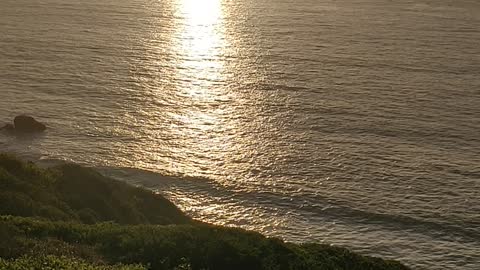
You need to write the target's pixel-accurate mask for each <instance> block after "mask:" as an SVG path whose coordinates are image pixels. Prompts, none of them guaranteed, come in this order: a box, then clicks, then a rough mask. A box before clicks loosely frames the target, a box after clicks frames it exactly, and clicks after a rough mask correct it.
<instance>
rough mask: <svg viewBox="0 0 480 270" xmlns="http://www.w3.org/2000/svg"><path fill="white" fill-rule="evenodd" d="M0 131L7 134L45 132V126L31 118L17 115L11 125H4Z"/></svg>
mask: <svg viewBox="0 0 480 270" xmlns="http://www.w3.org/2000/svg"><path fill="white" fill-rule="evenodd" d="M0 129H1V130H5V131H7V132H19V133H35V132H42V131H45V129H47V126H45V125H44V124H42V123H40V122H38V121H37V120H35V118H33V117H31V116H27V115H19V116H17V117H15V119H13V125H12V124H6V125H5V126H3V127H2V128H0Z"/></svg>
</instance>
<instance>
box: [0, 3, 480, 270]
mask: <svg viewBox="0 0 480 270" xmlns="http://www.w3.org/2000/svg"><path fill="white" fill-rule="evenodd" d="M19 113H28V114H31V115H34V116H36V117H37V118H38V119H39V120H41V121H43V122H45V123H46V124H47V125H48V126H49V127H50V129H49V130H48V132H46V133H45V134H44V135H41V136H37V137H9V136H5V135H4V134H2V135H0V150H1V151H11V152H15V153H17V154H19V155H20V156H22V157H25V158H30V159H39V160H42V161H43V162H55V160H67V161H74V162H79V163H82V164H86V165H90V166H94V167H98V168H100V169H101V170H102V171H104V172H105V173H106V174H109V175H112V176H115V177H117V178H120V179H126V180H127V181H130V182H132V183H136V184H141V185H144V186H147V187H149V188H152V189H158V190H159V191H160V192H162V193H164V194H166V195H167V196H168V197H170V198H171V199H172V200H173V201H175V202H176V203H177V204H178V205H179V206H180V207H181V208H182V209H184V210H186V211H187V212H188V213H190V214H191V215H192V216H193V217H195V218H198V219H201V220H205V221H209V222H214V223H217V224H225V225H233V226H242V227H244V228H249V229H254V230H257V231H260V232H263V233H266V234H268V235H272V236H280V237H283V238H284V239H286V240H289V241H320V242H327V243H333V244H335V245H340V246H346V247H349V248H352V249H353V250H356V251H358V252H361V253H363V254H370V255H376V256H382V257H386V258H393V259H398V260H400V261H402V262H404V263H406V264H408V265H410V266H413V267H414V268H415V269H417V268H418V269H423V268H425V269H471V270H478V269H480V2H479V1H478V0H435V1H433V0H431V1H430V0H428V1H427V0H399V1H387V0H355V1H352V0H336V1H330V0H326V1H320V0H295V1H294V0H272V1H267V0H238V1H233V0H203V1H198V0H155V1H152V0H83V1H73V0H35V1H33V0H2V1H0V121H1V122H7V121H10V120H11V119H12V118H13V117H14V116H15V115H17V114H19ZM162 175H170V176H177V177H173V178H172V177H164V176H162Z"/></svg>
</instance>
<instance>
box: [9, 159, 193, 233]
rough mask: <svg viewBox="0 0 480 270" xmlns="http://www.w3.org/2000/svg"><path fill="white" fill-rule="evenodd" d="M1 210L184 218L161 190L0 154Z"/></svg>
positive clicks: (163, 220) (64, 216) (70, 216)
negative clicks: (49, 166) (41, 166)
mask: <svg viewBox="0 0 480 270" xmlns="http://www.w3.org/2000/svg"><path fill="white" fill-rule="evenodd" d="M0 215H15V216H24V217H27V216H37V217H43V218H47V219H51V220H64V221H67V220H70V221H81V222H83V223H90V224H92V223H95V222H102V221H114V222H116V223H120V224H181V223H189V222H191V220H190V219H189V218H188V217H186V216H185V215H184V214H183V213H182V212H181V211H180V210H179V209H178V208H177V207H176V206H175V205H174V204H173V203H171V202H170V201H169V200H167V199H165V198H164V197H162V196H161V195H158V194H154V193H153V192H151V191H148V190H145V189H142V188H138V187H134V186H131V185H128V184H125V183H123V182H120V181H115V180H113V179H110V178H107V177H104V176H102V175H101V174H99V173H97V172H96V171H95V170H92V169H89V168H84V167H81V166H78V165H70V164H68V165H62V166H58V167H55V168H51V169H41V168H39V167H37V166H35V165H34V164H32V163H25V162H22V161H20V160H17V159H15V158H13V157H11V156H9V155H5V154H0Z"/></svg>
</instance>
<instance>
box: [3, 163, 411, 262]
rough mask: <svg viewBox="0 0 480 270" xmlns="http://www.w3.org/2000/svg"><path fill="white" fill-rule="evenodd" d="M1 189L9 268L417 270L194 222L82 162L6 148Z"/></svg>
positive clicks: (157, 198)
mask: <svg viewBox="0 0 480 270" xmlns="http://www.w3.org/2000/svg"><path fill="white" fill-rule="evenodd" d="M0 187H1V191H0V215H2V216H0V239H2V241H0V258H1V259H0V269H20V270H23V269H31V268H33V269H66V270H70V269H72V270H73V269H91V270H97V269H124V270H130V269H132V270H133V269H135V270H140V269H177V270H180V269H195V270H197V269H198V270H200V269H209V270H217V269H218V270H224V269H233V270H235V269H252V270H254V269H299V270H300V269H305V270H307V269H308V270H309V269H332V270H333V269H345V270H346V269H348V270H363V269H365V270H377V269H378V270H381V269H387V270H390V269H392V270H394V269H398V270H400V269H408V268H407V267H405V266H403V265H402V264H400V263H398V262H395V261H387V260H382V259H379V258H372V257H366V256H361V255H358V254H355V253H353V252H350V251H349V250H347V249H344V248H338V247H332V246H329V245H319V244H302V245H297V244H291V243H285V242H283V241H281V240H279V239H275V238H267V237H265V236H263V235H261V234H259V233H255V232H250V231H245V230H241V229H235V228H226V227H221V226H214V225H208V224H203V223H200V222H194V221H191V220H190V219H189V218H187V217H185V215H183V213H182V212H181V211H179V210H178V209H177V208H176V207H175V206H174V205H173V204H172V203H171V202H169V201H168V200H166V199H165V198H163V197H161V196H159V195H156V194H153V193H151V192H149V191H146V190H144V189H141V188H136V187H132V186H129V185H127V184H124V183H121V182H118V181H115V180H112V179H109V178H107V177H103V176H102V175H100V174H98V173H97V172H95V171H94V170H91V169H86V168H82V167H80V166H76V165H63V166H59V167H56V168H53V169H41V168H38V167H37V166H35V165H34V164H32V163H25V162H21V161H19V160H17V159H15V158H12V157H10V156H7V155H0ZM99 221H100V223H99ZM105 221H107V222H105ZM128 224H130V225H128ZM134 224H136V225H134Z"/></svg>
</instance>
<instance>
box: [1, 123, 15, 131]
mask: <svg viewBox="0 0 480 270" xmlns="http://www.w3.org/2000/svg"><path fill="white" fill-rule="evenodd" d="M0 130H5V131H8V132H12V131H14V130H15V127H14V126H13V125H12V124H6V125H5V126H3V127H1V128H0Z"/></svg>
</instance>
